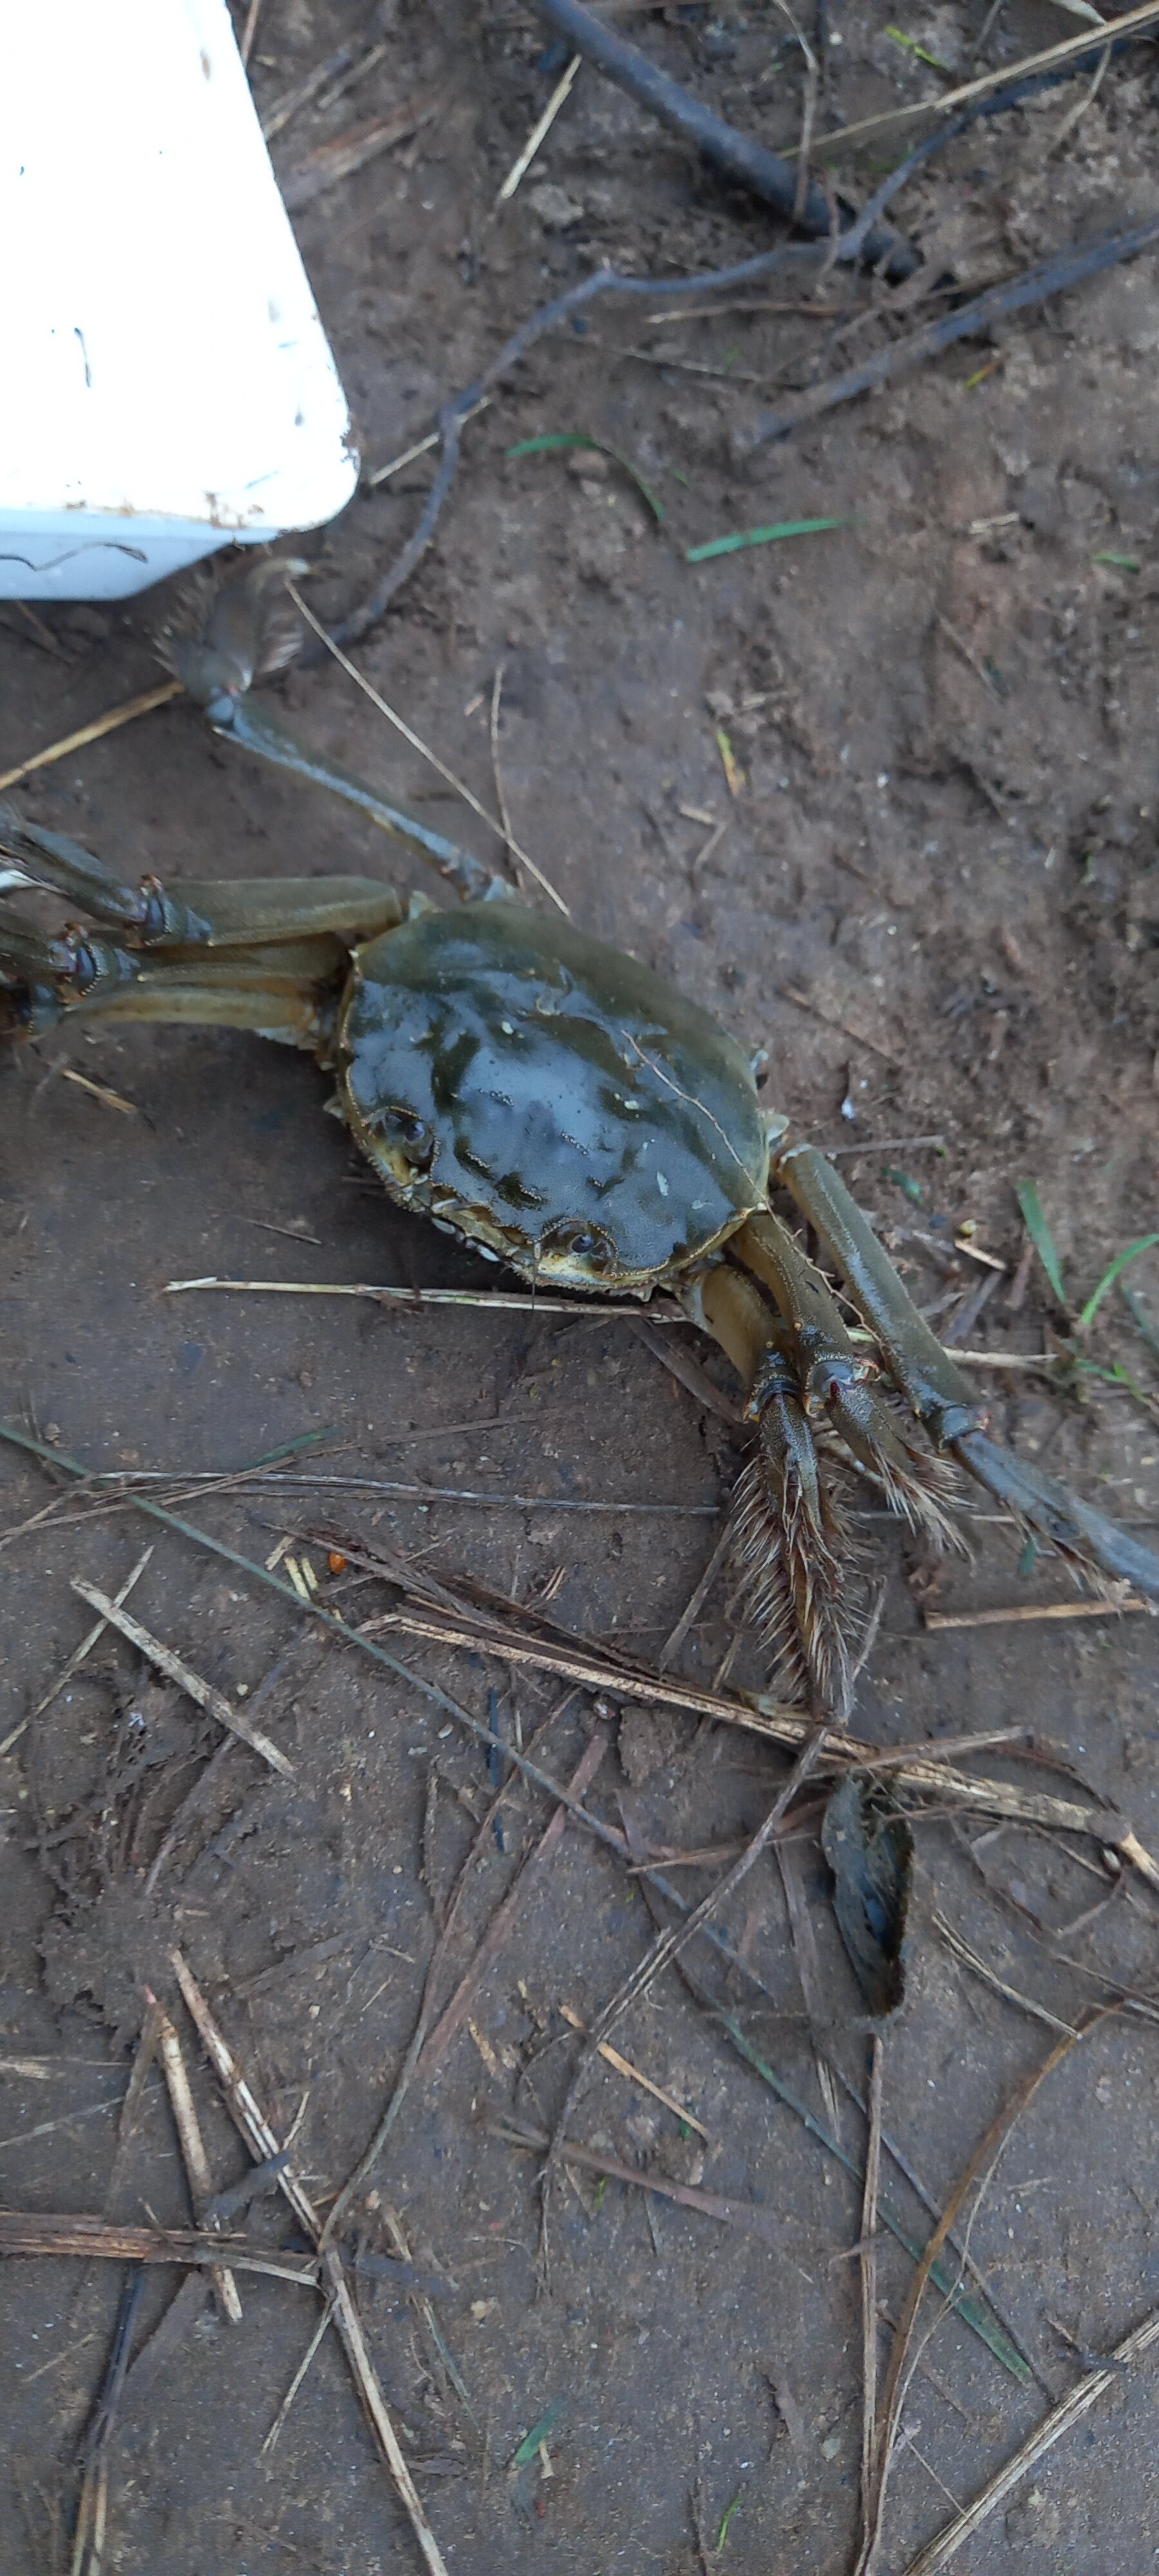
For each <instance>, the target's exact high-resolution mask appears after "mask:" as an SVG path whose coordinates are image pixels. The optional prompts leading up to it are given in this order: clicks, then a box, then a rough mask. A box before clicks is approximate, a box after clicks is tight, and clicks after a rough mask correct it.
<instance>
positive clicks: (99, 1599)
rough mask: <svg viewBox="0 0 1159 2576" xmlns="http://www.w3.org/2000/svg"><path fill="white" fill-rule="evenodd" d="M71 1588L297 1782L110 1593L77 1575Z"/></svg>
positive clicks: (254, 1731) (208, 1686)
mask: <svg viewBox="0 0 1159 2576" xmlns="http://www.w3.org/2000/svg"><path fill="white" fill-rule="evenodd" d="M72 1588H73V1591H74V1592H78V1593H79V1594H80V1597H81V1600H82V1601H87V1602H88V1603H89V1606H90V1608H91V1609H93V1610H99V1611H100V1614H101V1617H102V1619H107V1621H108V1623H109V1626H110V1628H116V1629H117V1630H118V1631H119V1633H120V1635H121V1636H122V1637H127V1638H128V1640H129V1644H130V1645H131V1646H136V1648H137V1650H138V1653H140V1654H142V1655H145V1656H146V1657H147V1658H148V1661H149V1662H150V1663H151V1664H155V1665H156V1668H157V1671H158V1672H159V1673H164V1675H165V1678H166V1680H167V1681H170V1682H176V1684H177V1687H178V1689H179V1690H183V1691H184V1692H185V1695H186V1698H187V1699H191V1700H194V1701H195V1702H196V1704H197V1706H198V1708H203V1709H204V1710H205V1713H206V1716H207V1717H214V1718H216V1720H217V1723H218V1725H219V1726H224V1727H228V1729H229V1732H230V1734H231V1735H239V1736H240V1737H241V1740H242V1743H243V1744H248V1745H249V1747H250V1750H251V1752H253V1753H260V1755H261V1758H262V1760H263V1762H268V1763H269V1766H270V1769H271V1770H272V1771H278V1772H280V1773H281V1776H282V1778H283V1780H292V1779H293V1778H294V1776H295V1774H294V1765H293V1763H292V1762H287V1760H286V1756H285V1754H284V1753H279V1751H278V1748H277V1745H276V1744H271V1742H270V1739H269V1736H268V1735H262V1734H261V1733H260V1732H259V1730H258V1728H257V1727H256V1726H251V1725H250V1722H249V1719H248V1718H245V1717H242V1715H241V1713H240V1711H239V1710H238V1709H236V1708H235V1707H234V1706H233V1703H232V1701H230V1700H228V1699H226V1697H225V1694H224V1692H223V1691H219V1690H214V1688H213V1685H212V1683H211V1682H203V1681H202V1679H201V1675H200V1673H195V1672H193V1671H192V1670H191V1668H190V1666H189V1665H188V1664H185V1663H183V1662H182V1660H181V1657H180V1655H175V1654H174V1653H173V1650H172V1647H170V1646H163V1645H162V1644H161V1641H160V1639H159V1638H157V1637H153V1636H151V1635H150V1633H149V1630H148V1629H147V1628H143V1627H142V1626H141V1623H140V1620H139V1619H134V1618H133V1617H132V1616H131V1614H130V1613H129V1612H128V1611H127V1610H121V1609H119V1608H118V1606H117V1603H116V1602H115V1601H110V1599H109V1597H108V1594H107V1593H105V1592H98V1590H97V1587H96V1585H95V1583H83V1582H82V1581H81V1578H80V1576H79V1575H77V1574H74V1576H73V1579H72Z"/></svg>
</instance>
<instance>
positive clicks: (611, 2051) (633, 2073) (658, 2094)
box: [559, 2004, 712, 2147]
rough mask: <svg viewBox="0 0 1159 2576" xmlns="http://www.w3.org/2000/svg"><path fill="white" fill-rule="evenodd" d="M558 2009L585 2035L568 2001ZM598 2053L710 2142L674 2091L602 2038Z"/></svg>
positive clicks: (579, 2016) (584, 2026)
mask: <svg viewBox="0 0 1159 2576" xmlns="http://www.w3.org/2000/svg"><path fill="white" fill-rule="evenodd" d="M559 2010H560V2014H561V2017H562V2019H563V2020H564V2021H565V2022H566V2023H567V2025H568V2028H569V2030H578V2031H579V2032H580V2033H581V2035H582V2036H584V2037H586V2036H587V2031H588V2024H587V2023H586V2021H585V2020H584V2019H583V2016H582V2014H580V2013H577V2012H576V2010H575V2008H574V2006H573V2005H572V2004H561V2005H560V2007H559ZM599 2055H600V2056H601V2057H602V2058H603V2060H604V2064H605V2065H606V2066H612V2067H614V2068H615V2071H616V2073H617V2075H623V2076H625V2077H626V2078H627V2081H628V2083H629V2084H638V2085H639V2087H640V2090H641V2092H642V2093H650V2094H651V2096H652V2099H653V2101H654V2102H662V2103H663V2105H664V2108H665V2110H666V2111H671V2113H672V2116H673V2118H674V2119H676V2120H683V2121H684V2122H685V2124H686V2126H687V2127H688V2128H690V2129H695V2131H696V2134H697V2137H698V2138H703V2140H704V2143H705V2145H706V2147H707V2146H711V2144H712V2141H711V2139H710V2137H709V2134H708V2131H707V2129H706V2128H705V2126H704V2124H703V2121H701V2120H698V2119H697V2117H696V2114H695V2112H694V2111H690V2110H689V2109H688V2108H687V2105H686V2104H685V2103H683V2102H678V2101H677V2099H676V2096H675V2094H674V2093H666V2092H665V2090H664V2087H663V2085H662V2084H654V2083H653V2081H652V2078H651V2076H650V2075H644V2074H642V2073H641V2070H640V2068H639V2067H638V2066H633V2064H632V2061H631V2059H630V2058H629V2057H621V2055H620V2052H619V2049H618V2048H610V2047H609V2045H608V2042H607V2041H606V2040H604V2039H602V2040H601V2041H600V2043H599Z"/></svg>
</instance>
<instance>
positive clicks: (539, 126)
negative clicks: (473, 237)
mask: <svg viewBox="0 0 1159 2576" xmlns="http://www.w3.org/2000/svg"><path fill="white" fill-rule="evenodd" d="M582 61H583V55H582V54H573V55H572V58H571V61H570V63H569V64H568V67H567V70H566V71H565V73H564V75H563V78H562V80H559V81H557V82H556V85H555V88H554V89H553V91H552V93H551V97H550V98H549V100H548V102H547V105H546V107H545V108H544V111H543V114H542V116H541V117H540V118H539V119H538V121H537V123H536V124H535V125H533V126H532V129H531V132H530V134H529V135H528V137H527V141H526V143H525V144H524V146H523V150H522V152H521V153H520V155H519V158H518V160H517V161H513V162H512V164H511V168H510V169H509V171H508V173H507V176H506V178H505V180H504V182H503V185H502V187H501V188H500V190H499V193H498V195H497V197H496V199H495V203H496V205H497V206H505V205H506V204H507V202H508V200H509V198H511V197H513V196H514V194H515V191H516V189H517V187H518V186H519V182H520V180H521V179H525V178H526V176H527V173H528V171H529V170H530V168H531V164H532V162H533V161H534V159H535V155H536V153H537V152H538V150H539V148H540V145H541V144H543V143H546V141H547V137H548V135H549V134H550V132H551V129H552V126H553V125H554V123H555V120H556V118H557V116H558V115H559V111H560V109H561V107H562V106H563V105H564V104H565V101H566V100H567V99H568V98H569V97H570V96H571V88H572V83H573V81H574V79H575V76H576V73H577V72H578V70H579V67H580V64H581V63H582Z"/></svg>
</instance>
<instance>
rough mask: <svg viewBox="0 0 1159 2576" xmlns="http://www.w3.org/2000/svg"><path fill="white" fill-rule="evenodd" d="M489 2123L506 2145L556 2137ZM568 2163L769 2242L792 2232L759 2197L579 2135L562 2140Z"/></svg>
mask: <svg viewBox="0 0 1159 2576" xmlns="http://www.w3.org/2000/svg"><path fill="white" fill-rule="evenodd" d="M484 2127H485V2129H486V2132H487V2135H488V2137H491V2138H499V2139H501V2141H502V2143H503V2145H504V2146H508V2147H520V2148H522V2149H523V2150H524V2151H525V2153H527V2154H530V2155H543V2154H544V2152H545V2150H547V2149H548V2148H549V2147H550V2146H551V2143H552V2141H551V2140H550V2138H549V2137H548V2136H547V2134H546V2131H545V2130H542V2129H522V2128H517V2127H516V2126H515V2123H514V2122H513V2121H510V2120H488V2121H485V2123H484ZM560 2153H561V2157H562V2161H563V2163H564V2164H565V2165H575V2166H577V2167H578V2169H579V2171H580V2172H581V2173H593V2174H604V2175H606V2176H607V2179H608V2181H609V2182H623V2183H628V2184H629V2185H630V2186H631V2188H632V2189H633V2190H635V2191H650V2192H655V2193H656V2194H657V2196H658V2197H659V2198H660V2199H661V2200H673V2201H675V2203H676V2205H677V2207H678V2208H679V2209H695V2210H698V2211H699V2212H700V2214H701V2216H702V2217H704V2218H718V2219H720V2220H721V2221H722V2222H723V2224H724V2225H725V2226H726V2227H745V2228H749V2229H751V2230H752V2232H753V2234H754V2235H756V2236H763V2238H764V2239H765V2242H766V2244H769V2245H777V2246H783V2245H784V2243H785V2240H786V2237H787V2236H788V2235H789V2234H790V2233H791V2230H790V2228H789V2224H788V2222H787V2221H786V2220H785V2219H782V2218H778V2217H777V2216H776V2214H775V2212H774V2211H773V2210H771V2209H768V2208H766V2207H765V2205H764V2203H763V2202H761V2201H759V2200H726V2199H725V2198H724V2197H723V2196H722V2195H721V2193H720V2192H716V2191H704V2190H702V2189H701V2188H700V2186H699V2185H698V2184H694V2183H681V2182H672V2181H671V2180H670V2179H669V2177H668V2175H667V2174H659V2173H642V2172H641V2171H640V2169H639V2167H638V2166H637V2165H625V2164H621V2163H620V2160H619V2158H618V2157H617V2156H605V2155H602V2154H601V2153H600V2151H599V2149H598V2148H596V2147H581V2146H579V2145H577V2142H576V2140H575V2139H574V2138H567V2137H565V2138H564V2140H563V2142H562V2146H561V2150H560Z"/></svg>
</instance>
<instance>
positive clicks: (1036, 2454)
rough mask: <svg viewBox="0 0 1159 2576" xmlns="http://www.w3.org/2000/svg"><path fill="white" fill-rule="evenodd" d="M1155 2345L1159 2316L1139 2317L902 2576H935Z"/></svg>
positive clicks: (1157, 2336)
mask: <svg viewBox="0 0 1159 2576" xmlns="http://www.w3.org/2000/svg"><path fill="white" fill-rule="evenodd" d="M1155 2343H1159V2315H1154V2316H1150V2317H1147V2318H1145V2319H1144V2322H1143V2324H1142V2325H1141V2326H1136V2327H1135V2328H1134V2329H1133V2331H1132V2333H1130V2334H1129V2335H1124V2337H1123V2340H1122V2342H1121V2343H1117V2344H1116V2345H1115V2348H1114V2350H1113V2352H1109V2353H1108V2354H1107V2358H1106V2362H1105V2364H1103V2366H1102V2367H1101V2368H1100V2369H1098V2370H1092V2371H1090V2372H1089V2373H1088V2375H1087V2377H1086V2378H1085V2379H1080V2380H1079V2383H1078V2386H1077V2387H1076V2388H1072V2389H1070V2390H1069V2391H1068V2394H1067V2395H1066V2396H1065V2397H1063V2398H1061V2399H1060V2400H1059V2403H1058V2405H1057V2406H1052V2407H1051V2410H1050V2413H1049V2415H1046V2416H1044V2417H1043V2420H1042V2422H1041V2424H1040V2425H1039V2426H1038V2428H1037V2431H1036V2432H1033V2433H1031V2434H1030V2435H1029V2437H1028V2439H1027V2440H1026V2441H1025V2442H1021V2443H1020V2444H1019V2446H1018V2449H1017V2450H1016V2451H1015V2453H1014V2455H1013V2458H1012V2459H1009V2460H1008V2461H1007V2463H1006V2466H1005V2468H1004V2469H999V2471H998V2473H997V2475H996V2476H995V2477H993V2478H991V2479H990V2480H989V2482H988V2484H987V2485H986V2486H984V2487H983V2488H982V2490H981V2493H980V2494H979V2495H976V2496H975V2497H974V2499H973V2502H972V2503H971V2504H968V2505H966V2506H964V2508H963V2510H962V2511H961V2513H958V2514H956V2515H955V2517H954V2520H953V2521H952V2522H948V2523H947V2524H946V2526H945V2528H944V2530H942V2531H939V2532H938V2534H937V2537H936V2538H935V2539H933V2540H931V2541H928V2542H927V2544H926V2547H925V2548H924V2549H919V2551H918V2554H917V2557H916V2558H911V2560H910V2563H909V2566H908V2567H907V2568H906V2570H905V2576H941V2570H942V2568H943V2567H948V2565H949V2563H950V2560H951V2558H953V2557H954V2556H955V2554H956V2552H957V2551H958V2550H959V2549H960V2548H961V2545H962V2542H963V2541H964V2540H969V2539H970V2538H972V2536H973V2534H974V2532H976V2531H980V2530H981V2527H982V2524H983V2523H984V2522H986V2521H987V2520H988V2518H989V2516H990V2515H991V2514H992V2513H994V2512H995V2511H996V2510H997V2508H998V2506H999V2505H1000V2504H1005V2502H1006V2498H1007V2496H1008V2495H1011V2494H1012V2493H1013V2490H1014V2488H1015V2487H1016V2486H1018V2485H1019V2483H1020V2482H1021V2480H1022V2479H1023V2478H1024V2477H1025V2476H1026V2475H1027V2472H1028V2471H1029V2470H1030V2469H1033V2468H1036V2467H1037V2465H1038V2462H1039V2461H1040V2460H1041V2459H1042V2458H1044V2456H1045V2454H1046V2453H1047V2451H1050V2450H1053V2448H1054V2445H1055V2443H1056V2442H1060V2441H1061V2440H1062V2437H1063V2435H1064V2433H1069V2432H1070V2430H1071V2427H1072V2425H1074V2424H1077V2423H1079V2422H1080V2421H1081V2419H1082V2417H1083V2416H1084V2415H1086V2414H1089V2412H1090V2409H1091V2407H1092V2406H1094V2405H1095V2404H1096V2403H1097V2400H1098V2399H1099V2398H1100V2397H1105V2396H1106V2394H1107V2391H1108V2389H1111V2388H1114V2387H1115V2386H1116V2385H1117V2383H1118V2378H1119V2373H1120V2372H1121V2371H1124V2370H1128V2369H1129V2368H1130V2366H1131V2364H1132V2363H1133V2362H1136V2361H1141V2360H1142V2357H1143V2354H1144V2353H1145V2352H1149V2351H1150V2350H1151V2347H1152V2345H1153V2344H1155Z"/></svg>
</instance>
